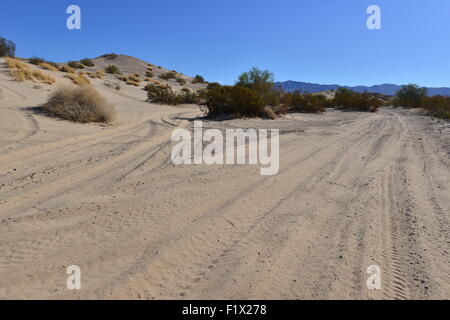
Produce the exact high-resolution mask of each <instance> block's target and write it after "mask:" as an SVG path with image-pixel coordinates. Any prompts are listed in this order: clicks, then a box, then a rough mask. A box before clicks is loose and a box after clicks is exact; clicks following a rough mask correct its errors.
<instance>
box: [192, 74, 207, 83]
mask: <svg viewBox="0 0 450 320" xmlns="http://www.w3.org/2000/svg"><path fill="white" fill-rule="evenodd" d="M192 83H193V84H196V83H205V79H204V78H203V77H202V76H201V75H199V74H197V75H196V76H195V77H194V79H192Z"/></svg>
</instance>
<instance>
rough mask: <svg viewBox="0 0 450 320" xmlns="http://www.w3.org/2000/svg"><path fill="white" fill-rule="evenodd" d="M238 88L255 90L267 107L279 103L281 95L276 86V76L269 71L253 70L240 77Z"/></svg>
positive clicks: (237, 83)
mask: <svg viewBox="0 0 450 320" xmlns="http://www.w3.org/2000/svg"><path fill="white" fill-rule="evenodd" d="M236 86H238V87H245V88H249V89H251V90H254V91H255V92H256V93H258V95H259V96H260V97H261V99H262V101H263V102H264V104H265V105H270V106H275V105H277V104H278V103H279V101H278V97H279V94H278V92H277V90H276V88H275V85H274V76H273V73H271V72H270V71H268V70H259V69H258V68H252V69H251V70H250V71H248V72H244V73H242V74H241V75H240V76H239V78H238V81H237V82H236Z"/></svg>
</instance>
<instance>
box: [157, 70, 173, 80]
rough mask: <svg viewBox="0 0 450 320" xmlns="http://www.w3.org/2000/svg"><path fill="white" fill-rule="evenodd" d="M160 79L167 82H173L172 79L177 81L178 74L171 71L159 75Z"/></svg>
mask: <svg viewBox="0 0 450 320" xmlns="http://www.w3.org/2000/svg"><path fill="white" fill-rule="evenodd" d="M159 78H160V79H163V80H166V81H168V80H171V79H176V78H177V73H176V72H175V71H169V72H166V73H163V74H161V75H159Z"/></svg>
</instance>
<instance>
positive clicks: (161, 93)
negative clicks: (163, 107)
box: [144, 83, 178, 105]
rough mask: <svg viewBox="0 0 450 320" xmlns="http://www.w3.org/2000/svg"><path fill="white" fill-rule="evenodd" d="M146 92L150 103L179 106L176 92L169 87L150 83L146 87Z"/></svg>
mask: <svg viewBox="0 0 450 320" xmlns="http://www.w3.org/2000/svg"><path fill="white" fill-rule="evenodd" d="M144 90H145V91H147V96H148V101H149V102H153V103H164V104H170V105H175V104H178V99H177V94H176V92H175V91H174V90H172V88H170V87H169V86H167V85H159V84H155V83H150V84H148V85H146V86H145V88H144Z"/></svg>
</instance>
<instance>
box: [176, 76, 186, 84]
mask: <svg viewBox="0 0 450 320" xmlns="http://www.w3.org/2000/svg"><path fill="white" fill-rule="evenodd" d="M176 80H177V82H178V83H179V84H181V85H183V84H186V80H184V79H183V78H180V77H178V78H177V79H176Z"/></svg>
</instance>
